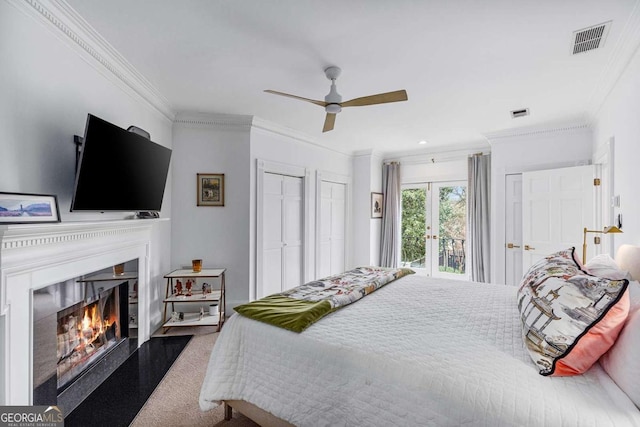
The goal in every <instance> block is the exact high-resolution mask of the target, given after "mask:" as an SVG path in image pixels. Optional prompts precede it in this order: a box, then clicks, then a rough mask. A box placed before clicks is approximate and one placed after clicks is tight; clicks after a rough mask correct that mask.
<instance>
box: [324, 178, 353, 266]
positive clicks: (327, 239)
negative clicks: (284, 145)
mask: <svg viewBox="0 0 640 427" xmlns="http://www.w3.org/2000/svg"><path fill="white" fill-rule="evenodd" d="M346 188H347V186H346V185H345V184H341V183H337V182H329V181H322V182H321V187H320V192H321V200H320V218H319V220H320V241H319V251H320V261H319V268H318V273H317V275H318V278H322V277H327V276H330V275H333V274H338V273H342V272H343V271H344V269H345V261H344V259H345V228H346V192H347V191H346Z"/></svg>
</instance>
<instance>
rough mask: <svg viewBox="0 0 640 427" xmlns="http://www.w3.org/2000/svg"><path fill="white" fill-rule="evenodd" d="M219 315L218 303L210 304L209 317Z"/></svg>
mask: <svg viewBox="0 0 640 427" xmlns="http://www.w3.org/2000/svg"><path fill="white" fill-rule="evenodd" d="M218 313H219V310H218V303H213V304H209V316H217V315H218Z"/></svg>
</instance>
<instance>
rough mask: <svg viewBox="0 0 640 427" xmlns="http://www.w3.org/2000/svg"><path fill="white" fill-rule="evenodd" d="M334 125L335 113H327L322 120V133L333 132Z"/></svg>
mask: <svg viewBox="0 0 640 427" xmlns="http://www.w3.org/2000/svg"><path fill="white" fill-rule="evenodd" d="M335 124H336V115H335V113H327V117H326V118H325V119H324V127H323V128H322V132H328V131H330V130H333V125H335Z"/></svg>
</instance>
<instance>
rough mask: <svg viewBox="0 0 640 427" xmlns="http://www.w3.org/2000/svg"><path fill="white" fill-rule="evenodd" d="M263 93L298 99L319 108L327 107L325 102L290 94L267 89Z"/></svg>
mask: <svg viewBox="0 0 640 427" xmlns="http://www.w3.org/2000/svg"><path fill="white" fill-rule="evenodd" d="M265 92H267V93H272V94H274V95H280V96H286V97H288V98H293V99H299V100H301V101H307V102H310V103H312V104H316V105H319V106H321V107H326V106H327V103H326V102H324V101H316V100H315V99H309V98H303V97H301V96H296V95H290V94H288V93H284V92H278V91H275V90H269V89H267V90H265Z"/></svg>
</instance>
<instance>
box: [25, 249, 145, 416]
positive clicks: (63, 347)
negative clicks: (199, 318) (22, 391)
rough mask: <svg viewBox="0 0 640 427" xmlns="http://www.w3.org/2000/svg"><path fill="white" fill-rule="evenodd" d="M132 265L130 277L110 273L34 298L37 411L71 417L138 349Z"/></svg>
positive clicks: (69, 283)
mask: <svg viewBox="0 0 640 427" xmlns="http://www.w3.org/2000/svg"><path fill="white" fill-rule="evenodd" d="M126 265H128V266H129V268H127V273H119V274H117V273H115V271H114V270H113V269H112V268H111V267H109V268H108V269H104V270H101V271H97V272H94V273H91V274H89V275H85V276H81V277H76V278H73V279H70V280H67V281H64V282H60V283H56V284H53V285H50V286H47V287H45V288H42V289H38V290H36V291H34V292H33V324H34V335H33V349H34V350H33V375H34V379H33V384H34V389H33V403H34V405H51V404H57V405H59V406H61V407H62V408H63V410H64V412H65V413H66V414H68V413H70V412H71V411H72V410H73V409H75V407H77V406H78V405H79V404H80V403H81V402H82V400H83V399H84V398H85V397H86V396H88V395H89V394H90V393H91V392H92V391H93V390H94V389H95V388H97V387H98V386H99V385H100V383H102V381H104V379H106V377H108V376H109V375H110V374H111V373H112V372H113V371H114V370H115V369H116V368H117V367H118V366H119V365H120V364H121V363H122V362H124V360H126V358H127V357H128V356H129V355H130V354H131V352H132V351H133V350H134V349H135V344H136V342H135V340H133V341H132V340H130V338H129V335H130V334H129V321H130V318H131V316H130V313H129V305H130V304H129V302H130V298H131V297H132V296H133V295H131V292H132V290H133V289H136V286H135V284H136V273H135V272H134V273H131V271H132V270H133V269H136V268H137V260H134V261H131V262H129V263H127V264H126ZM131 314H132V315H133V317H135V313H131Z"/></svg>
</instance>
